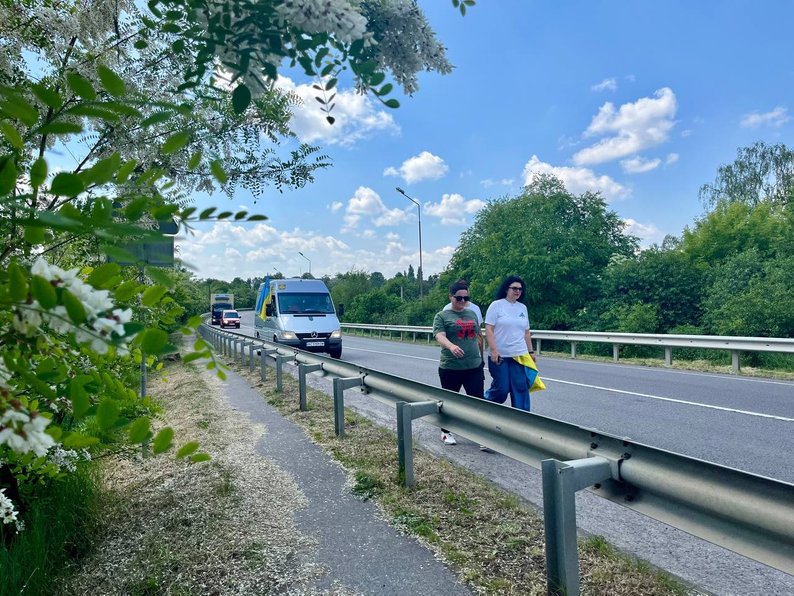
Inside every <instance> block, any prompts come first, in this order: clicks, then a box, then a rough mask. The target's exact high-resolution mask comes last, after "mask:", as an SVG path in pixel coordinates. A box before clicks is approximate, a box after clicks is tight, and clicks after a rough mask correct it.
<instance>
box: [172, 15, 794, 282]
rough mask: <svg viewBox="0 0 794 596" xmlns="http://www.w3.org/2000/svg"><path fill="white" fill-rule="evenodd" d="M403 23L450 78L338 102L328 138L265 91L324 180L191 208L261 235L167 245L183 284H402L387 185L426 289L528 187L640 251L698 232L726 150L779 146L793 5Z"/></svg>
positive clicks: (317, 118)
mask: <svg viewBox="0 0 794 596" xmlns="http://www.w3.org/2000/svg"><path fill="white" fill-rule="evenodd" d="M420 6H422V8H423V9H424V10H425V12H426V14H427V16H428V19H429V20H430V22H431V23H432V24H433V26H434V28H435V30H436V32H437V34H438V37H439V38H440V39H441V41H442V42H443V43H444V44H445V45H446V46H447V48H448V57H449V60H450V62H451V63H452V64H453V65H454V66H455V69H454V71H453V72H452V73H451V74H449V75H438V74H432V73H431V74H423V75H421V76H420V89H419V91H418V92H417V93H416V94H415V95H414V96H413V97H406V96H402V95H401V94H398V95H397V97H398V98H399V99H400V101H401V104H402V105H401V107H400V109H398V110H388V109H385V108H382V107H381V106H380V105H379V104H378V103H377V102H375V101H373V100H372V99H370V98H366V97H362V96H359V95H355V93H354V92H353V91H352V89H350V88H349V86H348V87H345V86H342V87H341V89H340V93H339V96H338V98H337V107H336V109H335V113H334V116H335V117H336V118H337V122H336V123H335V125H334V126H333V127H331V126H328V125H327V124H326V123H325V122H324V120H323V114H322V113H320V112H319V111H318V110H317V108H316V107H315V105H316V102H315V101H314V100H313V99H312V97H313V94H312V90H311V88H310V85H311V83H312V81H310V80H307V79H300V78H297V77H296V78H294V79H286V80H283V81H282V82H281V84H282V86H284V87H285V88H288V89H291V90H294V91H295V92H296V93H297V94H299V95H301V96H303V97H305V98H306V99H307V101H305V104H304V106H303V107H302V108H298V109H296V113H295V119H294V121H293V126H294V129H295V130H296V132H297V133H298V135H299V137H300V138H301V139H302V140H304V141H306V142H309V143H313V144H317V145H320V146H321V147H322V152H323V153H325V154H327V155H329V156H330V157H331V158H332V160H333V164H334V165H333V167H332V168H330V169H327V170H324V171H320V172H319V173H318V175H317V180H316V181H315V183H314V184H312V185H309V186H307V187H306V188H303V189H300V190H297V191H286V192H284V193H283V194H280V193H278V192H277V191H276V190H275V189H271V190H268V191H267V192H266V193H265V194H264V195H263V196H262V197H260V198H259V200H258V201H257V202H256V203H254V201H253V197H252V196H251V195H250V194H247V193H245V192H238V194H237V195H236V196H235V197H234V199H233V201H231V205H230V204H229V203H230V201H229V199H228V198H227V197H225V196H224V195H221V194H218V195H217V196H214V197H207V198H202V199H200V200H199V205H201V206H204V205H218V206H223V207H229V206H233V207H235V208H237V209H249V210H251V211H252V212H256V213H263V214H265V215H267V216H268V217H269V219H268V220H267V221H266V222H262V223H258V224H242V225H241V224H233V223H221V224H215V225H212V226H210V225H206V226H202V227H199V228H198V230H197V231H196V233H195V234H194V235H192V236H187V237H184V238H183V239H182V240H180V241H179V242H178V245H179V247H180V251H181V254H182V257H183V258H184V260H185V262H186V263H188V264H189V265H191V266H192V267H193V268H194V270H195V273H196V275H198V276H199V277H214V278H218V279H226V280H231V279H232V278H234V277H238V276H239V277H242V278H247V277H253V276H261V275H264V274H265V273H268V272H270V273H273V272H275V271H276V270H278V271H281V272H283V273H284V274H285V275H287V276H292V275H299V274H301V273H303V272H305V271H307V270H308V268H309V261H308V260H311V270H312V273H313V274H314V275H315V276H318V277H319V276H321V275H325V274H329V275H333V274H335V273H337V272H344V271H349V270H351V269H357V270H365V271H369V272H372V271H380V272H382V273H383V274H384V275H386V277H391V276H393V275H394V274H395V273H396V272H398V271H404V270H406V269H407V268H408V265H409V263H411V264H413V265H414V267H416V266H417V265H418V263H419V242H418V221H417V208H416V206H415V205H413V204H412V203H410V202H409V201H408V200H407V199H406V198H405V197H403V196H402V195H400V194H399V193H397V191H396V190H395V187H396V186H399V187H401V188H403V189H404V190H405V191H406V193H407V194H408V195H410V196H412V197H414V198H415V199H417V200H418V201H419V202H420V203H421V204H422V245H423V246H422V248H423V261H424V268H425V274H426V275H430V274H433V273H438V272H440V271H442V270H443V269H444V268H445V267H446V265H447V263H448V262H449V258H450V256H451V255H452V253H453V251H454V249H455V247H456V246H457V244H458V241H459V238H460V235H461V233H462V232H463V231H464V230H465V229H466V228H467V227H468V226H469V225H471V222H472V221H473V219H474V216H475V214H476V212H477V211H478V210H479V209H481V208H482V207H483V206H484V205H485V203H486V202H487V201H488V200H489V199H495V198H499V197H503V196H506V195H512V196H515V195H516V194H518V193H519V192H520V190H521V188H522V186H523V185H524V184H525V183H526V182H527V181H528V180H529V179H531V177H532V174H533V173H534V172H549V173H554V174H556V175H557V176H558V177H560V178H562V179H563V181H564V182H565V183H566V186H567V187H568V189H569V190H570V191H571V192H574V193H576V194H579V193H582V192H584V191H587V190H592V191H600V192H601V193H602V195H603V196H604V197H605V198H606V199H607V201H608V202H609V206H610V208H611V209H614V210H615V211H616V212H617V213H618V214H619V215H620V217H621V218H623V219H624V220H625V221H626V222H627V223H628V231H629V232H630V233H633V234H635V235H637V236H639V237H640V238H641V239H642V242H643V245H644V246H648V245H650V244H652V243H660V242H661V241H662V239H663V238H664V236H665V235H666V234H672V235H676V236H678V235H680V234H681V232H682V231H683V229H684V228H685V227H686V226H691V225H692V224H693V222H694V221H695V219H696V218H697V217H699V216H700V215H702V213H703V208H702V205H701V204H700V202H699V200H698V189H699V187H700V186H701V185H702V184H704V183H708V182H712V181H713V180H714V178H715V176H716V173H717V168H718V167H719V166H720V165H721V164H725V163H730V162H732V161H733V160H734V159H735V157H736V151H737V149H738V148H739V147H744V146H748V145H750V144H752V143H754V142H756V141H759V140H762V141H765V142H767V143H785V144H786V145H788V146H794V118H792V110H794V105H791V102H792V97H794V62H792V60H791V56H793V55H794V36H792V35H791V30H790V27H791V23H793V22H794V3H790V2H784V1H776V2H772V1H762V2H754V3H751V2H732V1H720V2H716V1H712V0H709V1H703V2H691V1H690V2H683V1H672V2H647V1H638V2H618V1H600V2H599V1H584V0H581V1H579V0H577V1H570V2H536V1H530V0H498V1H495V0H490V1H488V0H479V1H478V4H477V5H476V6H475V7H473V8H472V9H471V10H470V11H469V12H468V14H467V16H466V17H460V16H459V14H458V13H457V12H456V11H455V10H454V9H453V8H452V6H451V3H450V2H447V1H445V0H425V1H420ZM283 149H284V150H286V149H287V146H285V147H284V148H283ZM299 251H300V252H302V253H303V254H304V255H305V257H306V258H304V257H302V256H301V255H299V254H298V252H299ZM307 259H308V260H307ZM517 273H519V274H520V273H521V272H517Z"/></svg>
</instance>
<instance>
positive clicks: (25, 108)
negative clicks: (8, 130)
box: [0, 95, 39, 126]
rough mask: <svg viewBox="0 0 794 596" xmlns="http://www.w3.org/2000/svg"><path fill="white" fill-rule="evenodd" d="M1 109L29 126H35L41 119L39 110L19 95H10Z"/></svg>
mask: <svg viewBox="0 0 794 596" xmlns="http://www.w3.org/2000/svg"><path fill="white" fill-rule="evenodd" d="M0 109H2V110H3V111H4V112H5V113H6V114H8V115H9V116H12V117H14V118H16V119H17V120H19V121H20V122H22V123H24V124H27V125H28V126H33V125H34V124H36V121H37V120H38V119H39V112H38V110H37V109H36V108H35V107H33V106H32V105H31V104H29V103H28V102H27V101H26V100H25V99H23V98H22V97H20V96H18V95H8V96H7V99H6V101H4V102H3V103H2V104H0Z"/></svg>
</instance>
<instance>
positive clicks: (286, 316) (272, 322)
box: [254, 278, 344, 358]
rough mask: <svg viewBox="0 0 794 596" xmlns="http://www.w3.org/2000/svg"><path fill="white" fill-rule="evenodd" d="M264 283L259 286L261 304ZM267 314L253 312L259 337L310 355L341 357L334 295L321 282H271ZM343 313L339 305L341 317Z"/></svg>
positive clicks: (308, 280) (340, 341) (267, 296)
mask: <svg viewBox="0 0 794 596" xmlns="http://www.w3.org/2000/svg"><path fill="white" fill-rule="evenodd" d="M266 291H267V288H266V287H265V284H261V285H260V286H259V299H258V300H257V304H262V303H263V302H264V300H263V292H266ZM264 298H265V300H266V306H265V315H266V318H264V319H263V318H262V317H261V316H260V313H259V312H255V313H254V329H255V330H256V336H257V337H261V338H262V339H267V340H272V341H275V342H279V343H283V344H286V345H289V346H294V347H296V348H300V349H301V350H308V351H310V352H328V353H329V354H330V355H331V357H332V358H340V357H341V356H342V328H341V326H340V325H339V319H338V318H337V317H336V310H335V309H334V303H333V301H332V300H331V294H330V292H329V291H328V288H327V287H325V284H324V283H323V282H322V281H321V280H319V279H298V278H295V279H274V280H273V281H271V282H270V287H269V295H268V294H264ZM343 313H344V309H343V308H342V306H341V305H340V312H339V315H340V316H341V315H342V314H343Z"/></svg>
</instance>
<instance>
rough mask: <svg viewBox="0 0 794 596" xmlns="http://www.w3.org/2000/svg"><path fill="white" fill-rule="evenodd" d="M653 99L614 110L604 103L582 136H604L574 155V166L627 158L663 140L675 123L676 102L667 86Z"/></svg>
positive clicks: (642, 99) (646, 98) (611, 106)
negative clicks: (604, 136)
mask: <svg viewBox="0 0 794 596" xmlns="http://www.w3.org/2000/svg"><path fill="white" fill-rule="evenodd" d="M654 95H655V98H651V97H642V98H640V99H638V100H637V101H635V102H634V103H625V104H623V105H622V106H620V108H618V109H617V110H616V109H615V106H614V104H612V103H611V102H607V103H605V104H604V105H602V106H601V108H599V110H598V114H596V115H595V116H594V117H593V120H592V121H591V122H590V126H588V127H587V130H586V131H585V133H584V136H585V137H593V136H603V135H607V136H606V138H603V139H601V140H600V141H598V142H597V143H596V144H595V145H591V146H590V147H586V148H585V149H582V150H581V151H579V152H577V153H576V154H575V155H574V156H573V161H574V163H575V164H576V165H579V166H581V165H593V164H599V163H604V162H607V161H612V160H615V159H619V158H621V157H627V156H629V155H632V154H635V153H638V152H640V151H642V150H644V149H647V148H648V147H653V146H655V145H658V144H660V143H663V142H664V141H666V140H667V139H668V137H669V135H670V131H671V130H672V128H673V126H674V125H675V120H674V119H673V118H674V117H675V113H676V110H677V102H676V97H675V94H674V93H673V91H672V89H670V88H669V87H664V88H662V89H659V90H658V91H656V93H655V94H654Z"/></svg>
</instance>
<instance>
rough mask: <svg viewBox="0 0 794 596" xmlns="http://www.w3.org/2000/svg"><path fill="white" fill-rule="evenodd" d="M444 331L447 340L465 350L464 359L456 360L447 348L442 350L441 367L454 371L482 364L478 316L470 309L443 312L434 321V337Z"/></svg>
mask: <svg viewBox="0 0 794 596" xmlns="http://www.w3.org/2000/svg"><path fill="white" fill-rule="evenodd" d="M441 331H443V332H444V333H446V335H447V339H448V340H449V341H451V342H452V343H453V344H455V345H456V346H458V347H460V348H462V349H463V353H464V356H463V358H455V356H453V355H452V352H450V351H449V350H448V349H447V348H441V358H440V360H439V366H440V367H441V368H447V369H452V370H466V369H468V368H477V367H478V366H480V363H481V362H482V356H481V355H480V348H479V347H478V345H477V334H478V333H479V332H480V328H479V325H478V324H477V316H476V315H475V314H474V313H473V312H472V311H471V310H470V309H468V308H464V309H463V310H462V311H460V312H455V311H454V310H442V311H441V312H439V313H437V314H436V316H435V318H434V319H433V336H434V337H435V335H436V334H437V333H440V332H441Z"/></svg>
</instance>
